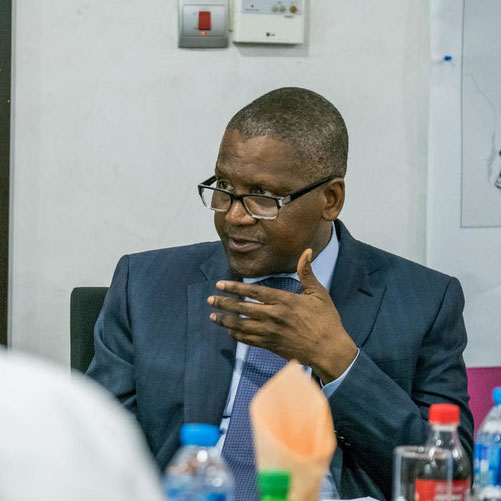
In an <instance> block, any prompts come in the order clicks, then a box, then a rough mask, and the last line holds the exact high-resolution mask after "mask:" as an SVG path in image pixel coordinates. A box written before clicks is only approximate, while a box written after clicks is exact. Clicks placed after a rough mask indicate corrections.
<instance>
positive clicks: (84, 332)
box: [70, 287, 108, 372]
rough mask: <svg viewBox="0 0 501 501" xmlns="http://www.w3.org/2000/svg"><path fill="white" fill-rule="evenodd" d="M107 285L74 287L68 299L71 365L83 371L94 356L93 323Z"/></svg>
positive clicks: (101, 304) (97, 314)
mask: <svg viewBox="0 0 501 501" xmlns="http://www.w3.org/2000/svg"><path fill="white" fill-rule="evenodd" d="M107 291H108V287H76V288H75V289H73V292H72V293H71V301H70V339H71V367H72V368H73V369H77V370H79V371H80V372H85V371H86V370H87V368H88V367H89V365H90V363H91V361H92V358H93V357H94V325H95V324H96V320H97V317H98V316H99V312H100V311H101V308H102V306H103V302H104V296H106V292H107Z"/></svg>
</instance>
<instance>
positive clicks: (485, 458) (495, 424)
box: [475, 387, 501, 501]
mask: <svg viewBox="0 0 501 501" xmlns="http://www.w3.org/2000/svg"><path fill="white" fill-rule="evenodd" d="M492 398H493V400H494V407H493V408H492V409H491V410H490V411H489V414H487V416H486V418H485V419H484V421H483V423H482V425H481V426H480V428H479V430H478V432H477V439H476V441H475V494H476V496H477V498H478V499H479V500H480V501H489V500H501V387H500V388H495V389H494V392H493V395H492Z"/></svg>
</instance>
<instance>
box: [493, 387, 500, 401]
mask: <svg viewBox="0 0 501 501" xmlns="http://www.w3.org/2000/svg"><path fill="white" fill-rule="evenodd" d="M492 400H494V403H495V404H496V405H499V404H501V386H498V387H497V388H494V390H493V392H492Z"/></svg>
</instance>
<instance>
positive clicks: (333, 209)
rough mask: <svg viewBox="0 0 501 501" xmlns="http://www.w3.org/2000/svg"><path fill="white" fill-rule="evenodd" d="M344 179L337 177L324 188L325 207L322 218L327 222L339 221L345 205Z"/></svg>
mask: <svg viewBox="0 0 501 501" xmlns="http://www.w3.org/2000/svg"><path fill="white" fill-rule="evenodd" d="M344 193H345V184H344V179H343V178H341V177H336V178H334V179H332V181H329V182H328V183H327V186H326V187H325V188H324V197H325V206H324V212H323V214H322V217H323V218H324V219H325V220H326V221H334V220H336V219H337V217H338V216H339V214H340V213H341V210H342V208H343V205H344Z"/></svg>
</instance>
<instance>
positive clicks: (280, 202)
mask: <svg viewBox="0 0 501 501" xmlns="http://www.w3.org/2000/svg"><path fill="white" fill-rule="evenodd" d="M335 178H336V176H329V177H325V178H323V179H321V180H320V181H317V182H316V183H313V184H309V185H308V186H305V187H304V188H301V189H300V190H297V191H294V192H293V193H290V194H289V195H286V196H285V197H276V196H273V195H258V194H253V193H244V194H242V195H236V194H235V193H232V192H231V191H228V190H225V189H223V188H216V187H213V186H210V185H211V184H212V183H214V182H215V181H217V177H216V176H211V177H210V178H209V179H206V180H205V181H203V182H201V183H200V184H199V185H198V194H199V195H200V198H201V199H202V202H203V204H204V205H205V206H206V207H207V208H208V209H210V210H213V211H214V212H228V211H229V210H230V209H231V206H232V205H233V202H234V201H235V200H238V201H239V202H240V203H241V204H242V205H243V206H244V208H245V210H246V211H247V212H248V213H249V214H250V215H251V216H252V217H253V218H255V219H268V220H273V219H276V218H277V217H278V211H280V209H281V208H282V207H284V206H285V205H287V204H290V203H291V202H292V201H293V200H296V199H297V198H299V197H301V196H303V195H306V193H309V192H310V191H312V190H314V189H315V188H318V187H319V186H320V185H322V184H324V183H326V182H327V181H331V180H332V179H335ZM204 188H209V189H211V190H213V191H221V192H222V193H226V194H227V195H228V196H229V197H230V206H229V207H228V208H227V209H214V208H213V207H209V206H208V205H207V204H206V203H205V201H204V197H203V196H202V190H203V189H204ZM245 197H262V198H268V199H270V200H274V201H275V203H276V204H277V215H276V216H273V217H266V216H256V215H254V214H252V213H251V211H250V210H249V209H248V208H247V206H246V205H245V201H244V199H245Z"/></svg>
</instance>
